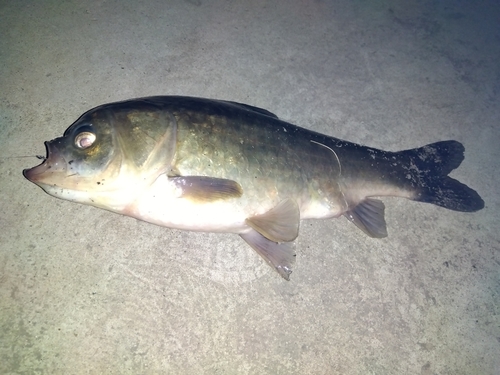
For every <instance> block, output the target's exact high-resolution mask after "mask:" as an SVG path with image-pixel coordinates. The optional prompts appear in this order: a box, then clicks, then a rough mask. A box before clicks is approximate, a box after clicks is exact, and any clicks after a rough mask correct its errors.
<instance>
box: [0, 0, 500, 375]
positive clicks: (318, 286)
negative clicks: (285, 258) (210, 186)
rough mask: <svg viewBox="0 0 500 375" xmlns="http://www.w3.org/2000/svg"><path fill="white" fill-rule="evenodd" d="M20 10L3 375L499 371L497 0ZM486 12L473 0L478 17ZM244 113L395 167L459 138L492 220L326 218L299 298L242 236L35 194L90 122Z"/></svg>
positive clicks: (309, 251) (312, 225) (466, 174)
mask: <svg viewBox="0 0 500 375" xmlns="http://www.w3.org/2000/svg"><path fill="white" fill-rule="evenodd" d="M468 3H469V2H458V1H451V0H450V1H446V0H443V1H416V0H414V1H405V2H401V1H391V0H386V1H348V0H344V1H340V0H339V1H313V0H304V1H264V0H257V1H227V0H226V1H224V0H213V1H209V0H186V1H180V0H179V1H160V0H157V1H155V0H152V1H142V2H141V1H139V2H138V1H117V0H108V1H106V0H102V1H97V0H96V1H76V0H68V1H27V0H20V1H1V2H0V33H1V38H0V47H1V49H0V72H1V73H0V146H1V147H0V176H1V179H0V328H1V331H0V373H1V374H422V375H431V374H436V375H437V374H439V375H444V374H453V375H458V374H499V373H500V370H499V369H500V327H499V326H500V315H499V314H500V307H499V301H500V298H499V294H500V278H499V275H500V274H499V264H500V255H499V249H500V234H499V226H498V223H499V220H498V211H499V208H500V207H499V203H500V199H499V196H498V186H499V184H500V179H499V177H498V171H499V169H498V160H499V158H500V147H499V144H500V63H499V61H500V18H499V17H500V9H499V4H498V1H493V0H490V1H488V0H485V1H478V2H474V5H469V4H468ZM470 3H472V2H470ZM158 94H166V95H169V94H176V95H192V96H203V97H211V98H222V99H229V100H234V101H240V102H244V103H248V104H251V105H255V106H260V107H263V108H266V109H268V110H270V111H273V112H275V113H276V114H277V115H278V116H280V117H281V118H283V119H284V120H287V121H290V122H292V123H295V124H297V125H300V126H303V127H306V128H310V129H313V130H316V131H320V132H324V133H327V134H330V135H333V136H336V137H338V138H343V139H347V140H350V141H353V142H359V143H363V144H367V145H370V146H374V147H379V148H383V149H387V150H399V149H405V148H412V147H417V146H422V145H424V144H426V143H430V142H435V141H439V140H445V139H456V140H458V141H460V142H462V143H463V144H464V145H465V147H466V158H465V161H464V162H463V163H462V165H461V166H460V168H459V169H457V170H456V171H454V172H453V174H452V176H453V177H455V178H457V179H459V180H461V181H463V182H464V183H466V184H468V185H469V186H471V187H472V188H474V189H476V190H477V191H478V192H479V193H480V194H481V196H482V197H483V199H484V200H485V202H486V207H485V209H483V210H482V211H480V212H477V213H473V214H466V213H457V212H452V211H447V210H444V209H440V208H438V207H434V206H431V205H426V204H419V203H415V202H410V201H406V200H404V199H384V201H385V203H386V206H387V209H386V215H387V223H388V228H389V237H388V238H386V239H382V240H376V239H371V238H368V237H366V236H365V235H364V234H363V233H362V232H361V231H359V230H358V229H357V228H356V227H355V226H354V225H352V224H350V223H348V222H347V220H345V219H338V220H331V221H308V222H303V223H302V226H301V235H300V237H299V239H298V241H297V264H296V267H295V271H294V273H293V274H292V277H291V281H290V282H286V281H284V280H283V279H281V278H280V277H279V276H278V275H277V274H276V273H275V272H273V271H272V270H271V269H270V268H269V267H268V266H267V265H266V264H265V263H264V262H263V261H262V260H261V259H260V258H259V257H258V256H257V255H256V254H255V253H254V252H253V250H251V249H250V248H249V247H248V246H246V244H245V243H243V241H242V240H241V239H240V238H239V237H238V236H235V235H216V234H204V233H190V232H181V231H175V230H170V229H167V228H160V227H156V226H154V225H150V224H146V223H143V222H139V221H137V220H134V219H131V218H127V217H122V216H119V215H116V214H112V213H108V212H106V211H103V210H98V209H95V208H92V207H87V206H82V205H78V204H74V203H70V202H66V201H60V200H57V199H55V198H52V197H50V196H48V195H47V194H45V193H44V192H43V191H42V190H41V189H39V188H38V187H37V186H35V185H34V184H31V183H30V182H29V181H27V180H26V179H24V177H23V176H22V174H21V172H22V170H23V169H24V168H28V167H32V166H34V165H36V164H38V163H39V162H40V161H39V160H37V159H35V158H14V157H17V156H24V155H40V154H41V155H44V154H45V149H44V145H43V141H45V140H50V139H53V138H55V137H57V136H59V135H61V134H62V133H63V132H64V130H65V129H66V128H67V127H68V126H69V125H70V124H71V123H72V122H73V121H74V120H75V119H76V118H77V117H78V116H79V115H80V114H81V113H83V112H84V111H86V110H88V109H90V108H91V107H94V106H96V105H99V104H103V103H106V102H110V101H117V100H121V99H127V98H132V97H139V96H148V95H158Z"/></svg>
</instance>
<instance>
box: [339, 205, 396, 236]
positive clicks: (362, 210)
mask: <svg viewBox="0 0 500 375" xmlns="http://www.w3.org/2000/svg"><path fill="white" fill-rule="evenodd" d="M384 211H385V206H384V203H383V202H382V201H380V200H378V199H373V198H366V199H365V200H363V201H362V202H361V203H359V204H358V205H357V206H355V207H354V208H352V209H351V210H349V211H347V212H346V213H345V214H344V216H345V217H347V219H349V221H352V222H353V223H354V224H356V226H357V227H358V228H359V229H361V230H362V231H363V232H365V233H366V234H367V235H369V236H370V237H374V238H383V237H387V226H386V224H385V218H384Z"/></svg>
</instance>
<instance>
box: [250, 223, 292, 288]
mask: <svg viewBox="0 0 500 375" xmlns="http://www.w3.org/2000/svg"><path fill="white" fill-rule="evenodd" d="M240 237H241V238H243V239H244V240H245V241H246V243H248V244H249V245H250V246H251V247H252V248H253V249H254V250H255V251H256V252H257V253H258V254H259V255H260V256H261V257H262V258H264V260H265V261H266V262H267V263H268V264H269V265H270V266H271V267H273V268H274V269H275V270H276V271H277V272H278V273H279V274H280V275H281V277H283V278H284V279H285V280H290V274H291V273H292V266H293V264H294V263H295V252H294V250H293V243H292V242H282V243H277V242H274V241H271V240H268V239H267V238H266V237H264V236H263V235H261V234H260V233H259V232H257V231H255V230H251V231H250V232H248V233H243V234H240Z"/></svg>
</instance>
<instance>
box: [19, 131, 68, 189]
mask: <svg viewBox="0 0 500 375" xmlns="http://www.w3.org/2000/svg"><path fill="white" fill-rule="evenodd" d="M45 148H46V149H47V158H46V159H45V160H44V161H43V163H42V164H40V165H37V166H36V167H33V168H29V169H25V170H23V175H24V177H26V178H27V179H28V180H30V181H31V182H33V183H35V184H37V185H38V184H48V183H50V181H49V180H50V179H51V178H52V177H54V176H55V175H60V174H61V173H64V174H66V170H67V165H68V164H67V162H66V160H65V159H64V157H63V156H62V154H61V152H60V151H59V149H58V148H57V147H56V146H55V145H54V143H53V141H50V142H45Z"/></svg>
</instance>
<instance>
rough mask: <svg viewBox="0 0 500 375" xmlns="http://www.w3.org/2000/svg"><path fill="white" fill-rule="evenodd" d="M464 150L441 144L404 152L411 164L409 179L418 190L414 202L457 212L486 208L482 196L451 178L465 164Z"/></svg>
mask: <svg viewBox="0 0 500 375" xmlns="http://www.w3.org/2000/svg"><path fill="white" fill-rule="evenodd" d="M464 151H465V149H464V146H463V145H462V144H461V143H460V142H457V141H442V142H436V143H431V144H429V145H427V146H423V147H420V148H415V149H412V150H406V151H401V153H402V154H406V156H408V157H409V158H410V160H411V166H410V167H409V168H408V175H407V176H408V177H409V178H410V180H411V185H412V186H413V187H414V188H415V191H416V196H415V197H414V198H413V199H414V200H415V201H419V202H427V203H432V204H436V205H438V206H441V207H444V208H448V209H450V210H454V211H463V212H474V211H478V210H480V209H482V208H483V207H484V201H483V200H482V199H481V197H480V196H479V194H478V193H477V192H476V191H475V190H473V189H471V188H470V187H468V186H467V185H465V184H462V183H461V182H459V181H457V180H455V179H453V178H451V177H448V174H449V173H450V172H451V171H452V170H454V169H455V168H457V167H458V166H459V165H460V163H462V160H464Z"/></svg>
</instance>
